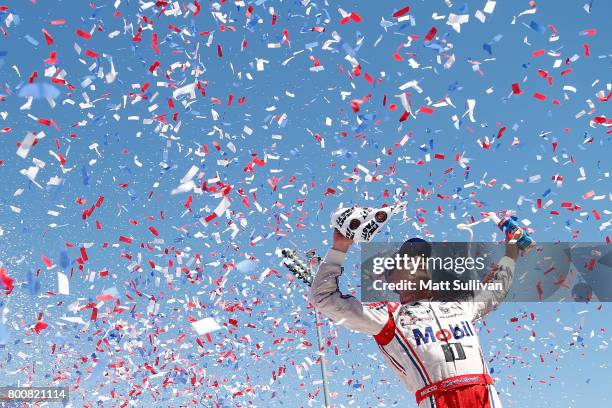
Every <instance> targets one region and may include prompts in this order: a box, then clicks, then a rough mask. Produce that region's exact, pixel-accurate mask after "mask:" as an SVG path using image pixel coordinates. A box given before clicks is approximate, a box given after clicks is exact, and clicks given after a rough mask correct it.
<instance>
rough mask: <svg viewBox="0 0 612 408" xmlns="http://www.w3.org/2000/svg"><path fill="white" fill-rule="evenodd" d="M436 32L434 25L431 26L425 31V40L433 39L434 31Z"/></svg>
mask: <svg viewBox="0 0 612 408" xmlns="http://www.w3.org/2000/svg"><path fill="white" fill-rule="evenodd" d="M437 32H438V29H437V28H436V27H431V28H430V29H429V32H428V33H427V35H426V36H425V41H431V40H433V39H434V37H435V36H436V33H437Z"/></svg>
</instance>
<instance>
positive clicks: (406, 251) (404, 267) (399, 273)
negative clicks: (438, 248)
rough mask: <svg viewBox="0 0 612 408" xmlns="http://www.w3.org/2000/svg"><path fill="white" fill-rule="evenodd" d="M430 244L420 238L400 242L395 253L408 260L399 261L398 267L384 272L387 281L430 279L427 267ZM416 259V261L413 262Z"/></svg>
mask: <svg viewBox="0 0 612 408" xmlns="http://www.w3.org/2000/svg"><path fill="white" fill-rule="evenodd" d="M431 251H432V249H431V244H430V243H429V242H427V241H425V240H424V239H421V238H410V239H409V240H407V241H406V242H404V243H403V244H402V246H401V247H400V249H399V250H398V251H397V252H396V255H400V257H401V258H402V259H407V260H408V262H403V261H402V262H401V263H400V267H399V268H395V269H392V270H390V271H388V272H387V273H386V274H385V278H386V280H387V282H389V283H398V282H402V281H415V282H418V281H419V280H429V279H431V272H430V271H429V270H428V269H427V261H426V260H427V258H429V257H430V256H431ZM414 261H416V262H414Z"/></svg>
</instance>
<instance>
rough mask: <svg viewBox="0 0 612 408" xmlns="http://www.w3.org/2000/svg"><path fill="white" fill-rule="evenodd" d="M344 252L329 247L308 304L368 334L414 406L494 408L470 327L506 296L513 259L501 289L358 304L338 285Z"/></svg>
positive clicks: (502, 265)
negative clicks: (450, 298) (455, 297)
mask: <svg viewBox="0 0 612 408" xmlns="http://www.w3.org/2000/svg"><path fill="white" fill-rule="evenodd" d="M345 256H346V253H344V252H341V251H338V250H335V249H330V250H329V251H328V252H327V254H326V256H325V258H324V259H323V261H322V262H321V264H320V265H319V270H318V272H317V274H316V276H315V278H314V280H313V283H312V288H311V291H310V301H311V303H312V304H313V305H315V306H316V307H317V308H318V309H319V310H320V311H321V312H323V313H324V314H325V315H327V316H328V317H330V318H331V319H333V320H334V321H335V322H336V323H337V324H343V325H344V326H345V327H347V328H348V329H351V330H355V331H359V332H364V333H368V334H370V335H372V336H374V339H375V340H376V343H377V345H378V348H379V349H380V352H381V354H382V355H383V357H384V359H385V361H386V362H387V364H388V365H389V366H390V367H391V368H392V369H393V371H395V373H396V374H397V375H398V376H399V378H400V379H401V381H402V382H403V383H404V385H405V386H406V388H407V389H408V390H410V391H411V392H413V393H415V396H416V400H417V404H418V406H419V408H425V407H427V408H445V407H448V408H501V406H502V405H501V403H500V401H499V397H498V395H497V392H496V391H495V387H494V386H493V379H492V378H491V377H490V376H489V373H488V369H487V365H486V362H485V358H484V356H483V353H482V349H481V347H480V343H479V341H478V335H477V332H476V329H475V328H474V322H475V321H477V320H480V319H482V318H483V317H484V316H486V315H487V314H488V313H489V312H490V311H491V310H493V309H494V308H495V307H496V306H497V305H498V304H499V303H500V302H501V301H502V300H503V298H504V297H505V296H506V292H507V288H509V286H510V283H511V282H512V279H513V276H514V268H515V261H514V259H512V258H510V257H507V256H504V257H503V258H502V259H501V260H500V261H499V262H498V264H497V267H496V270H494V275H493V276H494V277H493V281H494V282H498V281H499V282H501V283H502V286H503V288H504V291H496V292H487V294H486V295H484V296H482V297H480V296H478V297H476V298H475V299H472V300H469V301H465V302H430V301H420V302H415V303H410V304H409V303H405V304H400V303H393V302H384V303H383V302H381V303H369V304H366V303H361V302H360V301H359V300H358V299H356V298H355V297H353V296H350V295H343V294H342V293H340V291H339V288H338V279H339V277H340V275H341V274H342V271H343V268H342V266H341V265H342V262H343V261H344V258H345Z"/></svg>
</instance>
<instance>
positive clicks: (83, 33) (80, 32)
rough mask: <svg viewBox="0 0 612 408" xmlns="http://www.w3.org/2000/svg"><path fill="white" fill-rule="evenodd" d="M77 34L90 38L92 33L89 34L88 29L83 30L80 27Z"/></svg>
mask: <svg viewBox="0 0 612 408" xmlns="http://www.w3.org/2000/svg"><path fill="white" fill-rule="evenodd" d="M76 35H78V36H79V37H81V38H84V39H86V40H90V39H91V34H89V33H88V32H87V31H83V30H81V29H80V28H77V30H76Z"/></svg>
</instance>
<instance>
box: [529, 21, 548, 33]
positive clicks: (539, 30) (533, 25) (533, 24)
mask: <svg viewBox="0 0 612 408" xmlns="http://www.w3.org/2000/svg"><path fill="white" fill-rule="evenodd" d="M529 27H531V29H532V30H533V31H535V32H536V33H540V34H544V33H545V32H546V27H544V26H541V25H540V24H538V23H536V22H535V21H531V23H529Z"/></svg>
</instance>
